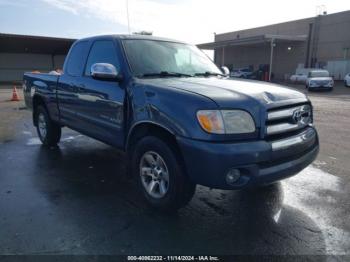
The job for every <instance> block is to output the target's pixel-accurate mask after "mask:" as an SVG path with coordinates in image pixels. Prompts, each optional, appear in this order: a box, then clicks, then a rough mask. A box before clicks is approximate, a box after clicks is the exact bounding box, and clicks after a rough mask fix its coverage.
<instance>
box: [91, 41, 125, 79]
mask: <svg viewBox="0 0 350 262" xmlns="http://www.w3.org/2000/svg"><path fill="white" fill-rule="evenodd" d="M96 63H108V64H112V65H114V66H115V68H117V70H118V69H119V67H120V66H119V62H118V57H117V52H116V48H115V46H114V43H113V42H112V41H110V40H101V41H96V42H95V43H94V44H93V46H92V48H91V50H90V53H89V57H88V60H87V63H86V67H85V75H86V76H90V75H91V66H92V65H93V64H96Z"/></svg>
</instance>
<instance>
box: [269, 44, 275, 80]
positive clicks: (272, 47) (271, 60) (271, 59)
mask: <svg viewBox="0 0 350 262" xmlns="http://www.w3.org/2000/svg"><path fill="white" fill-rule="evenodd" d="M274 44H275V39H273V38H272V39H271V53H270V70H269V81H271V74H272V62H273V49H274Z"/></svg>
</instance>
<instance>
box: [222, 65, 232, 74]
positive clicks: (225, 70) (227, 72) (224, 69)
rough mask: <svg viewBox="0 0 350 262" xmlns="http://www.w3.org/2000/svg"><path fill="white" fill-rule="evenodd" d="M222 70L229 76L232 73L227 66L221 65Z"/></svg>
mask: <svg viewBox="0 0 350 262" xmlns="http://www.w3.org/2000/svg"><path fill="white" fill-rule="evenodd" d="M221 71H222V73H223V74H224V75H225V76H229V75H230V70H229V69H228V68H227V66H222V67H221Z"/></svg>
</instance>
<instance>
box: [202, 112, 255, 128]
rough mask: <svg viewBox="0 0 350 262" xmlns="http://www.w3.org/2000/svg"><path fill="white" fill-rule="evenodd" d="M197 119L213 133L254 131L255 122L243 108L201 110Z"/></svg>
mask: <svg viewBox="0 0 350 262" xmlns="http://www.w3.org/2000/svg"><path fill="white" fill-rule="evenodd" d="M197 119H198V122H199V124H200V125H201V127H202V128H203V129H204V130H205V131H207V132H208V133H212V134H243V133H253V132H254V131H255V123H254V120H253V118H252V117H251V115H250V114H249V113H247V112H246V111H243V110H200V111H198V112H197Z"/></svg>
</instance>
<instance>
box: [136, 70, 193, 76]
mask: <svg viewBox="0 0 350 262" xmlns="http://www.w3.org/2000/svg"><path fill="white" fill-rule="evenodd" d="M152 76H160V77H167V76H169V77H172V76H173V77H192V75H189V74H184V73H178V72H168V71H161V72H159V73H146V74H143V75H141V77H152Z"/></svg>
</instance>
